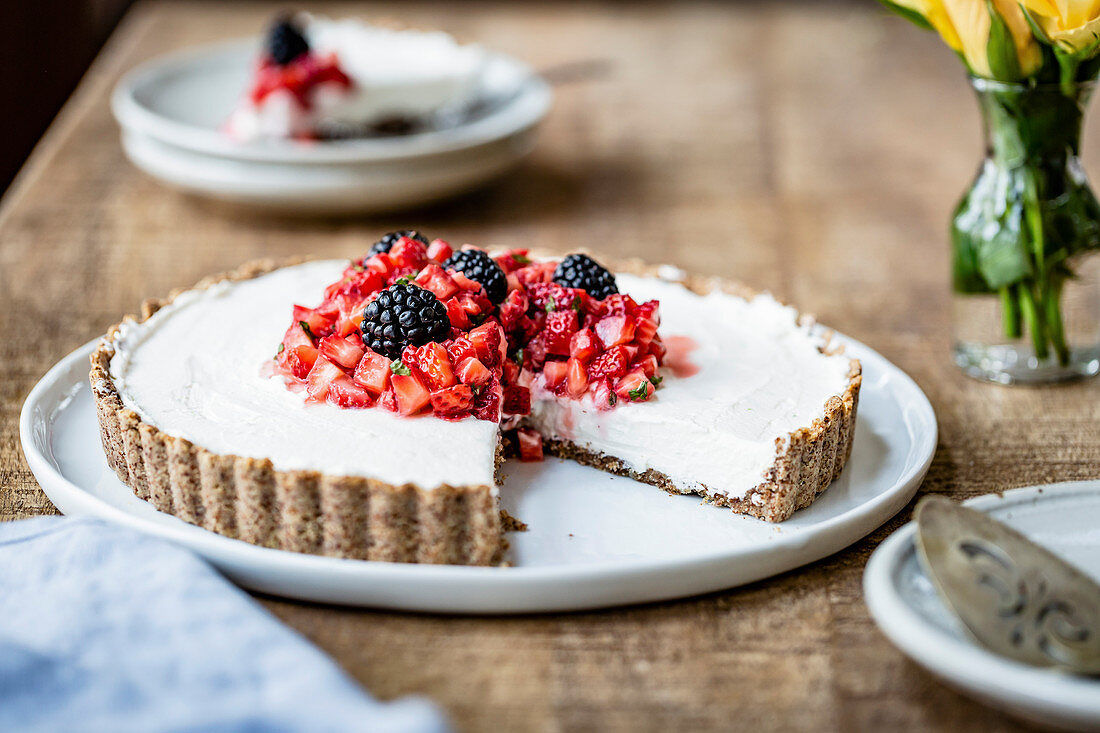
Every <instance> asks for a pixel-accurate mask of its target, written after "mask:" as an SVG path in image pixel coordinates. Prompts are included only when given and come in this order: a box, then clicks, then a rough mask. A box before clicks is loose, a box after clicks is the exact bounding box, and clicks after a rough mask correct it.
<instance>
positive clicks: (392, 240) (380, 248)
mask: <svg viewBox="0 0 1100 733" xmlns="http://www.w3.org/2000/svg"><path fill="white" fill-rule="evenodd" d="M401 237H408V238H409V239H415V240H416V241H418V242H420V243H421V244H423V245H424V246H425V247H427V246H428V238H427V237H425V236H424V235H423V234H421V233H420V232H418V231H416V230H415V229H402V230H401V231H399V232H390V233H389V234H387V235H386V236H384V237H382V238H381V239H379V240H378V241H377V242H375V243H374V244H372V245H371V248H370V252H368V253H367V257H373V256H374V255H376V254H379V253H381V252H389V251H390V249H391V248H392V247H393V245H395V244H397V240H398V239H401Z"/></svg>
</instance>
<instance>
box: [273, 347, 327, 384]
mask: <svg viewBox="0 0 1100 733" xmlns="http://www.w3.org/2000/svg"><path fill="white" fill-rule="evenodd" d="M319 353H320V352H318V351H317V349H315V348H313V347H312V346H309V345H308V344H305V345H302V346H292V347H290V348H289V349H284V350H283V352H282V353H281V354H279V363H280V364H281V365H282V366H283V369H284V370H285V371H286V372H287V373H289V374H291V375H292V376H294V377H297V378H298V379H305V378H306V376H307V375H308V374H309V370H310V369H312V368H313V365H314V364H315V363H316V362H317V356H318V354H319Z"/></svg>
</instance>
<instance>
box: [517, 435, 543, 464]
mask: <svg viewBox="0 0 1100 733" xmlns="http://www.w3.org/2000/svg"><path fill="white" fill-rule="evenodd" d="M516 439H517V441H518V442H519V459H520V460H521V461H523V462H525V463H534V462H537V461H541V460H542V436H541V435H539V434H538V433H537V432H535V431H534V430H530V429H528V428H520V429H519V430H517V431H516Z"/></svg>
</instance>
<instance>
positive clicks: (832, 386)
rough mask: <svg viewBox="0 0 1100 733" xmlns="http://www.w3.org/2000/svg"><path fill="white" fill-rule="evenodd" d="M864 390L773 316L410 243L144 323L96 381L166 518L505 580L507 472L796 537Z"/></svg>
mask: <svg viewBox="0 0 1100 733" xmlns="http://www.w3.org/2000/svg"><path fill="white" fill-rule="evenodd" d="M860 379H861V377H860V366H859V363H858V362H857V361H854V360H850V359H848V358H847V357H845V356H844V355H843V353H841V352H840V350H839V349H838V348H835V347H834V344H833V343H832V339H831V335H830V333H829V332H828V331H827V330H825V329H822V328H821V327H819V326H817V325H816V324H814V323H813V321H812V319H809V318H806V317H802V316H799V314H798V313H797V312H796V311H795V310H794V309H793V308H790V307H789V306H785V305H782V304H780V303H779V302H777V301H776V300H775V299H773V298H772V297H771V296H769V295H767V294H760V293H753V292H751V291H748V290H746V289H743V288H740V287H737V286H733V285H729V284H726V283H723V282H721V281H718V280H714V279H701V278H692V277H689V276H687V275H685V274H684V273H683V272H681V271H679V270H676V269H675V268H671V267H667V266H666V267H660V268H650V267H645V266H642V265H640V264H637V263H635V264H629V265H625V266H622V267H619V268H616V272H615V273H614V274H612V272H610V271H608V270H606V269H605V268H603V267H602V266H601V265H600V264H598V263H597V262H595V261H594V260H592V259H591V258H590V257H588V256H586V255H583V254H579V253H578V254H572V255H569V256H567V257H565V258H564V259H561V260H559V259H533V258H531V257H530V256H529V254H528V253H527V252H526V251H524V250H510V251H506V252H502V253H497V254H495V255H490V254H489V253H487V252H485V251H482V250H480V249H477V248H473V247H466V248H463V249H460V250H458V251H456V250H455V249H454V248H452V247H451V245H449V244H448V243H446V242H444V241H442V240H434V241H431V242H429V241H428V240H427V239H426V238H424V237H422V236H421V235H419V234H418V233H417V232H412V231H407V232H395V233H392V234H390V235H387V236H386V237H384V238H383V239H382V240H380V241H379V242H377V243H376V244H375V245H374V246H373V247H372V248H371V251H370V252H368V253H367V255H366V256H365V257H363V258H362V259H360V260H356V261H352V262H350V263H349V262H348V261H346V260H345V261H339V260H319V261H307V262H300V263H294V264H289V265H283V266H278V265H276V264H275V263H270V262H265V263H258V264H252V265H247V266H245V267H243V268H241V269H240V270H238V271H236V272H234V273H230V274H228V275H224V276H219V277H214V278H209V279H207V280H205V281H203V282H201V283H199V284H198V285H197V286H196V287H194V288H192V289H189V290H185V291H181V292H177V293H174V294H173V295H172V296H171V297H170V298H168V299H167V300H164V301H148V302H146V303H145V304H144V306H143V310H142V314H141V316H140V317H138V318H127V319H126V320H124V321H123V322H122V323H120V324H118V325H116V326H115V327H113V328H112V329H111V330H110V331H109V332H108V334H107V336H106V337H105V339H104V340H103V342H102V343H101V345H100V346H99V348H98V349H97V350H96V352H95V353H94V354H93V355H92V370H91V384H92V388H93V395H94V397H95V401H96V406H97V411H98V416H99V422H100V427H101V436H102V440H103V446H104V450H105V452H106V455H107V460H108V463H109V465H110V466H111V468H112V469H114V471H115V472H116V473H117V474H118V476H119V477H120V478H121V479H122V480H123V481H124V482H125V483H127V484H128V485H129V486H130V487H131V488H132V489H133V490H134V492H135V493H136V494H137V495H138V496H139V497H141V498H143V499H146V500H147V501H150V502H151V503H152V504H153V505H154V506H156V507H157V508H158V509H160V510H161V511H165V512H168V513H171V514H174V515H176V516H178V517H180V518H181V519H184V520H185V521H188V522H191V523H193V524H197V525H199V526H202V527H205V528H207V529H210V530H213V531H215V532H219V533H221V534H224V535H227V536H230V537H236V538H239V539H242V540H245V541H248V542H252V543H255V544H259V545H264V546H268V547H277V548H283V549H289V550H296V551H299V552H307V553H315V554H323V555H329V556H337V557H348V558H360V559H370V560H390V561H400V562H424V563H452V564H469V565H494V564H500V563H502V562H504V561H505V548H506V541H505V539H504V534H505V523H504V522H503V521H502V518H501V514H500V512H499V509H498V505H497V496H498V485H499V484H500V467H501V463H502V460H503V457H504V454H505V452H506V450H510V451H512V452H513V453H516V454H518V456H519V457H520V458H521V459H522V460H540V459H541V458H542V455H543V453H544V452H548V453H551V454H553V455H557V456H560V457H563V458H569V459H573V460H576V461H579V462H581V463H584V464H588V465H592V466H595V467H597V468H600V469H603V470H605V471H610V472H613V473H617V474H622V475H626V476H630V477H632V478H635V479H638V480H639V481H643V482H646V483H649V484H653V485H656V486H659V487H661V488H663V489H666V490H667V491H670V492H673V493H693V494H698V495H700V496H702V497H703V498H704V499H705V501H707V502H709V503H711V504H716V505H719V506H725V507H729V508H732V509H733V510H734V511H735V512H738V513H743V514H749V515H752V516H755V517H759V518H761V519H764V520H767V521H773V522H777V521H783V520H784V519H787V518H788V517H790V515H791V514H792V513H793V512H794V511H796V510H798V509H800V508H803V507H805V506H808V505H809V504H810V503H811V502H812V501H813V500H814V498H815V497H816V496H817V495H818V494H819V493H821V492H822V491H824V490H825V489H826V488H827V487H828V485H829V484H830V483H831V481H832V480H833V479H834V478H835V477H836V476H837V475H838V474H839V473H840V471H841V470H842V468H843V467H844V464H845V462H846V460H847V458H848V456H849V453H850V451H851V444H852V435H853V428H854V423H855V417H856V405H857V401H858V395H859V387H860ZM701 511H709V510H707V509H701Z"/></svg>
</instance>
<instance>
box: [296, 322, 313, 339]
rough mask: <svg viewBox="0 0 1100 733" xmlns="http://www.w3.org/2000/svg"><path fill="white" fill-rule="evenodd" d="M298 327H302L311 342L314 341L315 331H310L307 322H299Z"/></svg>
mask: <svg viewBox="0 0 1100 733" xmlns="http://www.w3.org/2000/svg"><path fill="white" fill-rule="evenodd" d="M298 325H299V326H301V327H302V330H303V331H305V332H306V336H309V340H310V341H313V339H314V338H315V337H314V335H313V331H310V330H309V324H308V323H306V322H305V321H298Z"/></svg>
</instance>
